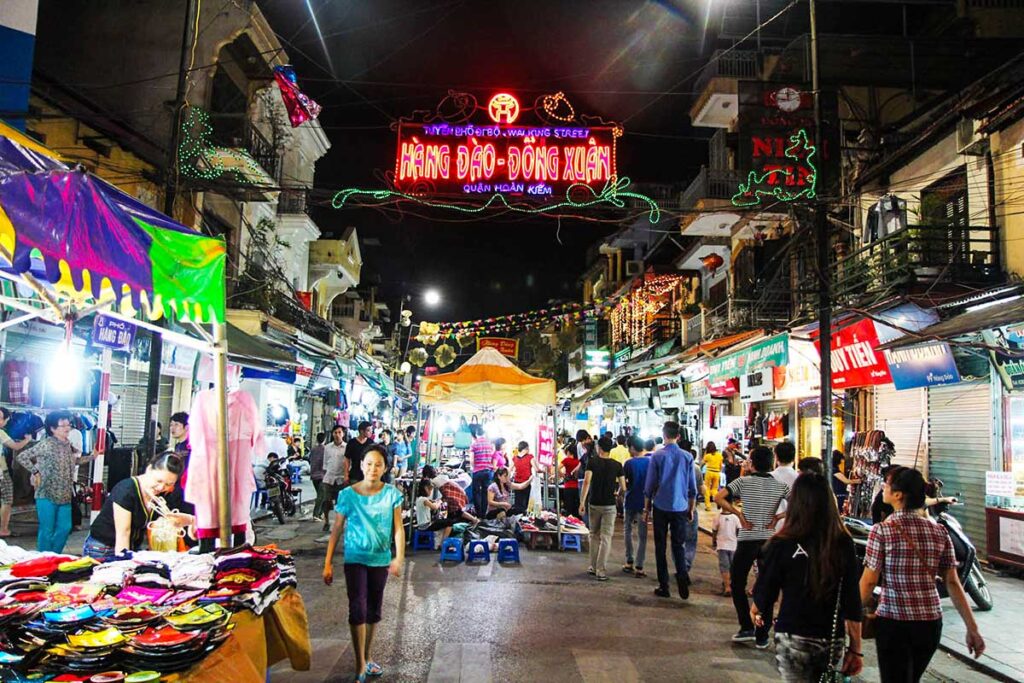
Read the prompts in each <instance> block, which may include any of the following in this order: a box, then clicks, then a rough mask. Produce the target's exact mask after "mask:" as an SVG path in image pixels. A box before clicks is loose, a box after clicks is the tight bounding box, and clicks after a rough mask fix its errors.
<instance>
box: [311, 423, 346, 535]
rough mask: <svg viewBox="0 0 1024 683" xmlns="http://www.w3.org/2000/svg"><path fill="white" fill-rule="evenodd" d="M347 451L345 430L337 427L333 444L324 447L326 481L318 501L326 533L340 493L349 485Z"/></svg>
mask: <svg viewBox="0 0 1024 683" xmlns="http://www.w3.org/2000/svg"><path fill="white" fill-rule="evenodd" d="M345 451H346V446H345V428H344V427H342V426H341V425H336V426H335V427H334V429H332V430H331V442H330V443H329V444H327V445H326V446H324V479H323V484H322V485H321V487H320V492H321V494H322V495H323V499H322V500H319V499H318V500H317V504H318V506H319V507H320V510H321V511H322V512H323V516H324V531H328V530H330V518H331V510H333V509H334V504H335V502H336V501H337V499H338V492H339V491H341V489H342V488H344V487H345V485H346V484H347V483H348V474H349V465H348V458H346V457H345Z"/></svg>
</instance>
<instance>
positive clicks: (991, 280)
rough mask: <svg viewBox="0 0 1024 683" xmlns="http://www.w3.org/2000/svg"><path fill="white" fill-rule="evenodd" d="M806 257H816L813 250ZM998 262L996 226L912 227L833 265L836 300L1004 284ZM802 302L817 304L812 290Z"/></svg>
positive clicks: (857, 301)
mask: <svg viewBox="0 0 1024 683" xmlns="http://www.w3.org/2000/svg"><path fill="white" fill-rule="evenodd" d="M802 258H804V259H807V260H810V259H812V258H813V254H812V253H811V251H810V249H808V250H807V251H806V252H805V253H804V254H803V255H802ZM999 264H1000V258H999V229H998V228H992V227H987V226H968V227H951V226H948V225H912V226H908V227H906V228H904V229H902V230H898V231H896V232H894V233H892V234H891V235H887V236H886V237H884V238H882V239H880V240H877V241H875V242H872V243H870V244H867V245H865V246H863V247H861V248H860V249H858V250H856V251H854V252H853V253H851V254H849V255H848V256H846V257H844V258H842V259H840V260H839V261H837V262H836V263H835V264H833V266H832V287H833V301H834V302H835V305H836V306H837V307H840V306H842V307H847V306H853V305H860V306H864V305H870V304H872V303H875V302H878V301H881V300H882V299H885V298H888V297H891V296H893V295H897V294H902V295H909V296H914V295H924V294H928V295H930V296H933V297H934V296H936V295H941V294H958V293H963V292H964V291H968V290H972V289H974V288H977V287H986V286H991V285H997V284H1000V283H1001V282H1004V281H1005V280H1006V276H1005V274H1004V273H1003V272H1002V270H1001V268H1000V265H999ZM804 299H805V300H804V302H803V303H808V302H809V303H810V304H811V305H816V303H815V302H816V299H817V296H816V294H815V293H814V292H806V293H805V294H804Z"/></svg>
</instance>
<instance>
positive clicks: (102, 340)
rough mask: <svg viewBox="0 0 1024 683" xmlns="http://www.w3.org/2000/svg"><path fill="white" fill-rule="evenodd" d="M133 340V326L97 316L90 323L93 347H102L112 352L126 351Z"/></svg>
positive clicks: (100, 315)
mask: <svg viewBox="0 0 1024 683" xmlns="http://www.w3.org/2000/svg"><path fill="white" fill-rule="evenodd" d="M134 339H135V325H132V324H131V323H128V322H125V321H123V320H118V319H116V318H108V317H107V316H105V315H102V314H97V315H96V318H95V319H94V320H93V322H92V343H93V346H102V347H103V348H105V349H110V350H112V351H127V350H129V349H130V348H131V347H132V341H133V340H134Z"/></svg>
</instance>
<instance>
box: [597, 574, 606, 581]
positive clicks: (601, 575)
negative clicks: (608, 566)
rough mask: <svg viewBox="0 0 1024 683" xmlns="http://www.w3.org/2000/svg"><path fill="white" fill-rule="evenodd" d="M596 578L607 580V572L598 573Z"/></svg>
mask: <svg viewBox="0 0 1024 683" xmlns="http://www.w3.org/2000/svg"><path fill="white" fill-rule="evenodd" d="M597 580H598V581H607V580H608V575H607V574H598V575H597Z"/></svg>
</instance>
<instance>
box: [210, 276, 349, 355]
mask: <svg viewBox="0 0 1024 683" xmlns="http://www.w3.org/2000/svg"><path fill="white" fill-rule="evenodd" d="M281 287H282V285H279V284H278V280H277V276H275V275H274V274H273V273H271V272H269V271H268V270H267V269H265V268H263V267H261V266H259V265H256V264H255V263H249V264H248V265H247V266H246V269H245V270H244V271H243V272H242V273H241V274H240V275H239V277H238V281H237V282H236V283H234V288H233V289H234V291H233V293H232V294H230V295H229V296H228V308H237V309H242V310H250V311H259V312H261V313H265V314H266V315H269V316H273V317H274V318H277V319H278V320H280V321H281V322H283V323H286V324H287V325H290V326H292V327H294V328H296V329H298V330H301V331H302V332H304V333H306V334H308V335H309V336H310V337H313V338H314V339H316V340H317V341H320V342H323V343H324V344H326V345H328V346H333V345H334V334H335V328H334V325H333V324H331V323H330V322H328V321H327V320H324V319H323V318H321V317H320V316H318V315H316V314H315V313H313V312H312V311H310V310H308V309H307V308H306V307H305V306H303V305H302V304H301V303H299V301H298V300H297V299H296V298H295V297H294V296H292V295H291V294H290V293H288V292H285V291H283V290H282V289H281Z"/></svg>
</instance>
